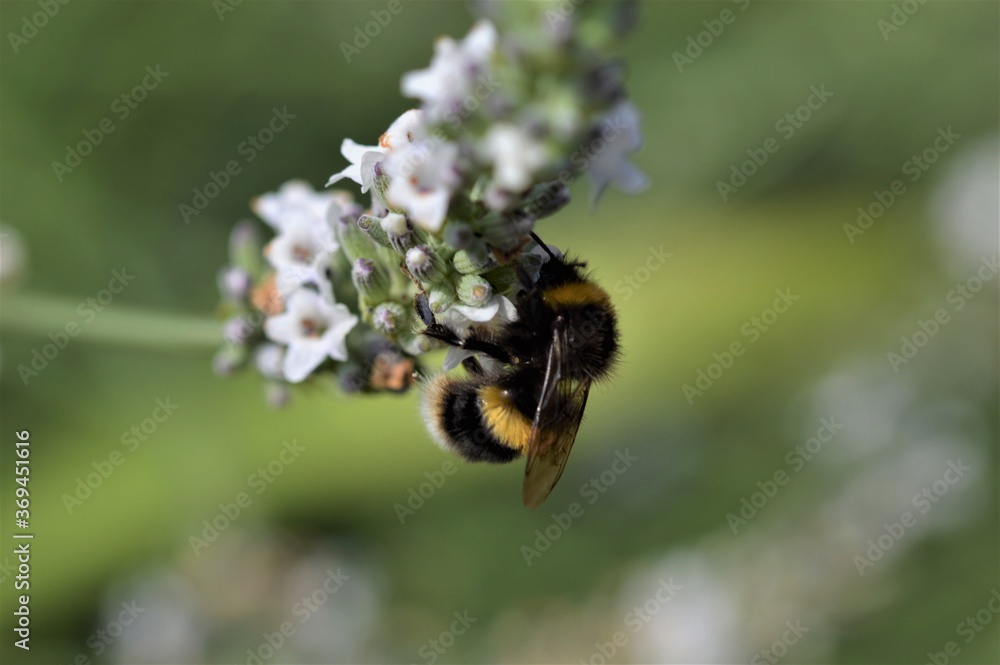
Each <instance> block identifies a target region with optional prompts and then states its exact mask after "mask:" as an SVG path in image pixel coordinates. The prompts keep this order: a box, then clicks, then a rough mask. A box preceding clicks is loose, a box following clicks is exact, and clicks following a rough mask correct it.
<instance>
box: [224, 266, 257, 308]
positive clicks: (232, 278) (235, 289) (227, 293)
mask: <svg viewBox="0 0 1000 665" xmlns="http://www.w3.org/2000/svg"><path fill="white" fill-rule="evenodd" d="M218 282H219V293H220V294H221V295H222V299H223V300H228V301H230V302H243V301H244V300H246V299H247V296H249V295H250V287H252V286H253V279H252V278H251V277H250V273H249V272H247V271H246V270H245V269H244V268H239V267H236V266H224V267H223V268H222V269H221V270H220V271H219V278H218Z"/></svg>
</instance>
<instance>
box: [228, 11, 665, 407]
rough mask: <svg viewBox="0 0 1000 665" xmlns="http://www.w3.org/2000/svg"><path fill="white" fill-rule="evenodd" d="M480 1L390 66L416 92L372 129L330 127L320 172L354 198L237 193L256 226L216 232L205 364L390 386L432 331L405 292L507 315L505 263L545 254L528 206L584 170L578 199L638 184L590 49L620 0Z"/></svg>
mask: <svg viewBox="0 0 1000 665" xmlns="http://www.w3.org/2000/svg"><path fill="white" fill-rule="evenodd" d="M484 6H485V7H487V9H489V10H491V12H490V13H491V18H492V19H494V20H490V19H486V18H483V19H480V20H479V21H478V22H477V23H476V24H475V25H474V26H473V27H472V29H471V30H470V31H469V33H468V35H466V37H465V38H464V39H462V40H461V41H455V40H453V39H451V38H448V37H443V38H441V39H439V40H438V41H437V43H436V45H435V49H434V56H433V59H432V61H431V63H430V66H429V67H428V68H426V69H422V70H418V71H413V72H409V73H407V74H405V75H404V76H403V78H402V84H401V89H402V92H403V94H404V95H406V96H407V97H411V98H414V99H417V100H419V101H420V106H419V108H415V109H411V110H408V111H406V112H404V113H403V114H402V115H400V116H399V118H397V119H396V120H395V121H394V122H393V123H392V124H391V125H390V126H389V128H388V129H387V130H386V131H385V132H384V133H383V134H382V135H381V136H380V137H379V138H378V140H377V142H376V143H375V144H373V145H362V144H359V143H356V142H354V141H352V140H351V139H345V140H344V141H343V144H342V146H341V152H342V153H343V156H344V158H345V159H346V160H347V162H348V165H347V166H346V167H345V168H343V169H342V170H341V171H339V172H338V173H336V174H334V175H333V176H332V177H331V178H330V180H329V182H328V183H327V187H330V186H333V185H336V184H338V183H340V182H342V181H345V180H350V181H353V182H354V183H356V184H358V185H360V189H361V194H362V195H363V196H366V197H367V200H366V201H364V202H363V203H359V202H357V201H356V200H355V199H354V197H353V196H352V194H350V193H349V192H347V191H344V190H337V189H335V190H328V191H326V192H316V191H314V190H313V189H312V188H311V187H310V186H309V185H308V184H306V183H304V182H300V181H292V182H289V183H286V184H285V185H284V186H282V187H281V188H280V189H279V190H278V191H277V192H273V193H270V194H266V195H264V196H261V197H259V198H258V199H256V200H255V201H254V202H253V206H252V207H253V210H254V212H255V213H256V214H257V216H258V217H260V218H261V219H262V220H263V221H264V222H266V223H267V224H268V225H269V226H270V227H271V229H272V230H273V232H274V237H273V238H272V239H271V240H269V241H268V242H267V243H266V245H263V246H262V240H261V238H260V237H259V235H258V233H257V231H256V227H255V226H254V225H252V224H250V223H243V224H240V225H238V226H237V228H236V229H235V230H234V232H233V235H232V238H231V243H230V244H231V247H230V264H229V265H228V266H226V267H225V268H224V269H223V270H222V272H221V274H220V277H219V282H220V284H219V286H220V291H221V293H222V306H221V308H222V311H223V315H224V316H226V317H227V322H226V324H225V332H224V338H225V344H224V346H223V347H222V349H221V350H220V351H219V353H218V354H217V356H216V360H215V366H216V370H217V371H218V372H219V373H221V374H228V373H231V372H233V371H235V370H237V369H239V368H241V367H243V366H245V365H247V364H251V363H252V364H253V365H254V366H256V368H257V370H258V371H259V372H260V374H262V375H263V376H264V377H265V378H266V379H267V380H268V381H269V391H270V392H269V395H270V400H271V401H272V402H274V403H277V404H280V403H283V402H284V401H285V400H286V399H287V398H288V389H287V388H288V385H289V384H296V383H300V382H303V381H307V380H315V379H319V378H322V377H323V376H330V375H331V374H332V375H334V376H336V378H337V380H338V382H339V384H340V386H341V387H342V388H343V389H344V390H346V391H349V392H355V391H365V392H377V391H383V390H389V391H400V392H401V391H405V390H406V389H407V388H408V387H409V386H410V385H411V384H412V382H413V381H414V377H415V376H416V372H417V370H418V364H417V362H418V358H419V356H421V355H422V354H423V353H425V352H427V351H430V350H432V349H433V348H435V343H434V342H432V340H429V339H428V338H426V337H423V336H421V335H420V334H419V331H420V330H421V329H422V327H423V325H422V323H421V322H420V320H419V317H418V315H417V313H416V310H415V308H414V305H413V300H414V297H415V295H416V294H417V293H423V294H424V295H426V296H427V298H428V301H429V305H430V308H431V310H432V311H433V313H434V315H435V317H436V318H437V319H438V320H439V321H441V322H444V323H446V324H449V325H450V326H451V327H453V328H454V329H456V330H459V331H463V330H468V329H469V328H470V327H472V326H491V325H494V326H495V325H501V324H502V323H503V322H505V321H509V320H510V319H511V318H512V317H514V316H516V313H515V311H514V307H513V304H512V300H511V299H512V298H514V297H515V293H516V291H517V289H518V288H519V283H518V277H517V273H518V270H520V271H521V272H522V273H526V274H528V275H532V276H537V273H538V269H539V267H540V266H541V265H542V263H543V262H544V261H545V260H546V258H547V256H548V254H547V253H546V252H545V251H543V250H542V248H540V247H538V246H536V245H535V243H533V242H532V240H531V236H530V234H531V233H532V231H533V229H534V226H535V223H536V222H537V221H538V220H539V219H541V218H543V217H546V216H548V215H551V214H552V213H554V212H556V211H557V210H559V209H560V208H561V207H562V206H564V205H565V204H566V203H568V202H569V191H568V188H567V185H568V184H569V183H570V182H572V181H573V180H575V179H576V178H577V177H579V176H580V175H581V174H583V173H586V174H587V175H588V176H589V178H590V180H591V183H592V186H593V191H594V201H595V202H596V199H597V197H599V196H600V193H601V192H602V191H603V190H604V189H605V188H606V187H607V186H609V185H614V186H616V187H617V188H620V189H622V190H624V191H628V192H634V191H638V190H640V189H642V188H643V187H644V186H645V184H646V180H645V177H644V176H643V174H642V173H641V172H640V171H639V170H638V169H636V168H635V167H634V166H633V165H632V164H630V163H629V161H628V159H627V157H628V155H629V153H631V152H633V151H635V150H636V149H638V148H639V146H640V144H641V136H640V131H639V117H638V113H637V112H636V110H635V108H634V106H633V105H632V104H631V102H630V101H629V100H628V98H627V96H626V94H625V90H624V86H623V82H622V70H621V67H620V66H619V65H618V64H617V63H616V62H615V61H613V60H611V59H610V58H609V57H608V56H607V55H606V53H607V52H608V51H609V49H610V47H611V46H613V44H614V43H615V42H616V41H617V39H618V38H620V37H621V36H622V35H623V34H624V33H625V32H626V31H627V29H628V28H629V27H630V26H631V24H632V23H633V22H634V3H632V2H630V1H626V2H616V3H607V2H589V1H581V2H580V3H579V4H573V3H570V2H562V3H555V2H530V3H486V4H485V5H484ZM497 24H500V25H502V26H504V29H503V30H502V31H500V30H498V28H497ZM551 249H553V250H554V249H555V248H551ZM457 361H458V356H457V355H456V354H455V353H454V352H452V355H451V356H449V358H447V359H446V362H445V368H446V369H448V368H450V367H452V366H454V365H455V364H457Z"/></svg>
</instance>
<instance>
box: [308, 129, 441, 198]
mask: <svg viewBox="0 0 1000 665" xmlns="http://www.w3.org/2000/svg"><path fill="white" fill-rule="evenodd" d="M422 123H423V113H422V112H421V111H420V110H419V109H410V110H409V111H407V112H406V113H404V114H403V115H401V116H399V117H398V118H396V120H395V121H393V123H392V124H391V125H389V129H387V130H386V131H385V133H384V134H382V136H380V137H379V139H378V145H361V144H359V143H355V142H354V141H352V140H351V139H344V142H343V143H341V144H340V154H342V155H343V156H344V157H346V158H347V161H349V162H350V165H349V166H347V167H346V168H344V170H342V171H340V172H339V173H334V174H333V175H332V176H330V180H328V181H327V183H326V186H327V187H329V186H330V185H332V184H334V183H336V182H339V181H340V180H343V179H344V178H350V179H351V180H353V181H354V182H356V183H358V184H359V185H362V186H363V187H362V189H361V191H362V193H364V192H365V191H367V189H368V187H367V186H366V185H365V182H364V180H365V179H364V178H363V177H362V175H361V171H362V161H363V160H364V158H365V155H367V154H369V153H375V154H376V155H384V154H387V153H389V152H390V151H392V150H395V149H398V148H401V147H403V146H404V145H407V144H408V143H410V142H412V141H413V140H414V137H415V136H416V135H417V134H419V132H420V131H421V128H422Z"/></svg>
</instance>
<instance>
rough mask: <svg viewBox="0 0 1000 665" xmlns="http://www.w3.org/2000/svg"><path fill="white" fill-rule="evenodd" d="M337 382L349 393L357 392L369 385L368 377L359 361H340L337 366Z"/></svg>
mask: <svg viewBox="0 0 1000 665" xmlns="http://www.w3.org/2000/svg"><path fill="white" fill-rule="evenodd" d="M337 384H338V385H339V386H340V388H341V390H343V391H344V392H345V393H347V394H352V393H357V392H361V391H362V390H364V389H365V388H366V387H367V386H368V377H367V376H365V371H364V370H363V369H362V368H361V366H360V365H358V364H357V363H354V362H346V363H340V364H339V365H338V367H337Z"/></svg>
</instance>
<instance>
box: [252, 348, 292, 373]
mask: <svg viewBox="0 0 1000 665" xmlns="http://www.w3.org/2000/svg"><path fill="white" fill-rule="evenodd" d="M284 361H285V349H284V348H282V347H281V346H279V345H277V344H269V343H265V344H261V345H260V346H258V347H257V349H256V351H254V354H253V363H254V365H255V366H256V367H257V371H258V372H260V373H261V374H262V375H263V376H264V377H266V378H268V379H281V378H284V372H283V371H282V365H283V363H284Z"/></svg>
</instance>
